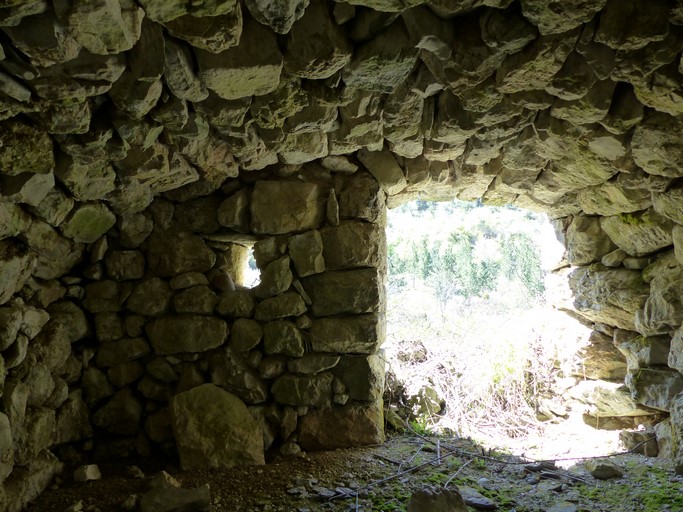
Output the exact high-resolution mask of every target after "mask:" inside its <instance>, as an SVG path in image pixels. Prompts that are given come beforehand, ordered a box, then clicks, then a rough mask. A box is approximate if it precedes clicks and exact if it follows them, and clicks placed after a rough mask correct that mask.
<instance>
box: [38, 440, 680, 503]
mask: <svg viewBox="0 0 683 512" xmlns="http://www.w3.org/2000/svg"><path fill="white" fill-rule="evenodd" d="M612 460H614V461H616V462H617V463H618V464H619V465H620V466H621V467H622V468H623V469H624V471H625V473H624V476H623V477H621V478H616V479H611V480H597V479H595V478H593V477H592V476H591V475H590V473H589V472H588V471H587V470H586V469H585V468H584V467H583V466H582V465H581V464H579V465H574V466H571V467H568V468H567V469H560V468H559V467H553V465H552V464H543V465H541V464H537V463H532V462H531V461H530V460H528V459H521V458H518V457H514V456H511V455H506V454H502V453H497V452H495V451H491V452H489V451H488V450H484V449H482V448H481V447H479V446H477V445H476V444H474V443H473V442H471V441H469V440H463V439H456V438H448V437H425V436H419V435H414V434H411V435H393V436H391V437H389V438H388V439H387V442H386V443H385V444H384V445H382V446H376V447H369V448H364V449H348V450H336V451H331V452H319V453H309V454H306V455H303V456H297V457H290V458H277V459H276V460H274V461H272V462H270V463H268V464H266V465H265V466H251V467H235V468H230V469H217V470H211V471H190V472H181V471H179V470H178V469H177V467H173V466H167V467H165V468H163V469H166V471H168V472H169V473H171V474H172V475H173V476H175V477H176V478H177V479H178V480H179V481H180V482H181V484H182V487H183V488H194V487H198V486H201V485H204V484H209V486H210V491H211V508H210V510H211V511H214V512H216V511H229V512H233V511H244V512H248V511H249V512H251V511H254V512H257V511H259V512H260V511H282V512H314V511H328V510H329V511H335V510H339V511H344V510H346V511H405V510H406V507H407V504H408V501H409V500H410V497H411V495H412V493H413V492H414V491H415V490H417V489H421V488H424V487H425V486H432V487H434V488H444V487H446V488H449V489H455V488H458V489H459V490H460V491H461V492H462V494H463V496H464V497H465V498H466V500H467V501H469V503H471V504H472V506H471V507H470V509H471V510H472V511H475V510H494V509H495V510H499V511H507V512H513V511H514V512H536V511H538V512H540V511H544V512H612V511H629V512H630V511H647V512H675V511H682V510H683V478H681V477H680V476H677V475H675V474H674V473H673V472H672V471H671V470H670V469H668V468H667V467H666V466H665V465H663V464H662V463H661V462H660V461H658V460H657V459H652V458H646V457H643V456H640V455H634V454H626V455H617V456H614V457H612ZM131 464H132V463H131V462H129V463H128V464H107V465H100V469H101V472H102V479H101V480H96V481H90V482H86V483H75V482H74V481H73V478H72V477H71V476H70V475H72V474H73V468H69V469H66V470H65V471H64V474H63V480H62V481H61V482H58V483H57V484H55V485H54V486H53V487H52V488H51V489H49V490H48V491H47V492H45V493H44V494H43V495H42V496H41V497H40V498H39V499H38V500H37V501H36V502H34V503H33V504H31V505H30V506H29V507H28V510H30V511H33V512H60V511H64V510H73V511H78V510H84V511H96V510H99V511H101V512H110V511H111V512H113V511H120V510H122V508H121V504H122V503H123V502H124V500H126V498H128V500H129V503H130V502H132V501H133V500H132V498H129V496H131V495H137V496H140V495H142V494H143V493H144V492H145V491H146V490H147V488H148V485H149V479H150V478H151V477H153V476H154V475H156V474H157V473H158V471H159V469H161V468H158V467H157V468H154V467H152V466H150V465H149V464H143V463H139V464H138V466H139V468H140V469H142V472H143V473H144V475H145V476H144V477H142V475H141V474H138V475H137V477H136V476H135V470H131ZM568 464H571V461H564V466H565V467H566V466H567V465H568Z"/></svg>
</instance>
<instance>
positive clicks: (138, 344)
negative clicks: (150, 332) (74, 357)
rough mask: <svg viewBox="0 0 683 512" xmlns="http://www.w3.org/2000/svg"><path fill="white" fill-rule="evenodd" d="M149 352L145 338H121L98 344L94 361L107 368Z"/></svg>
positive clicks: (100, 366)
mask: <svg viewBox="0 0 683 512" xmlns="http://www.w3.org/2000/svg"><path fill="white" fill-rule="evenodd" d="M150 353H151V350H150V348H149V343H147V340H145V338H142V337H139V338H122V339H119V340H116V341H107V342H105V343H102V344H101V345H100V346H99V349H98V351H97V356H96V359H95V361H96V362H97V366H98V367H99V368H108V367H112V366H117V365H120V364H121V363H127V362H130V361H134V360H136V359H141V358H143V357H145V356H147V355H149V354H150Z"/></svg>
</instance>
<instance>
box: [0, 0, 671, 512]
mask: <svg viewBox="0 0 683 512" xmlns="http://www.w3.org/2000/svg"><path fill="white" fill-rule="evenodd" d="M200 4H201V5H200ZM634 20H637V23H635V22H634ZM681 24H683V10H682V8H681V6H680V4H679V3H678V2H675V1H673V0H671V1H669V0H639V1H632V2H628V3H627V4H624V2H621V1H620V0H609V1H608V0H600V1H596V2H583V3H576V2H567V3H565V2H547V1H538V0H519V1H511V0H467V1H451V0H436V1H430V2H424V1H422V0H353V1H352V2H334V1H328V0H311V1H307V0H286V1H282V2H278V3H277V5H273V3H272V2H261V1H258V0H245V1H244V2H238V1H237V0H212V1H207V2H201V3H196V4H195V3H191V2H168V1H166V0H139V1H138V2H135V1H133V0H114V1H110V2H85V1H72V2H61V1H60V2H54V3H53V2H49V1H43V0H35V1H34V0H31V1H28V2H16V1H15V2H12V1H10V2H5V3H4V4H3V6H2V7H0V28H1V30H0V141H1V144H0V353H1V355H2V357H1V358H0V390H2V396H1V398H0V482H2V485H0V504H2V505H3V506H4V507H5V508H7V509H9V510H16V509H17V508H18V507H20V506H21V504H22V503H24V502H26V501H27V500H29V499H31V498H32V497H33V496H35V495H36V494H37V493H39V492H41V491H42V489H44V488H45V486H46V485H47V484H48V482H49V481H50V479H51V478H52V476H53V475H54V473H55V471H56V470H57V468H58V467H59V464H60V462H59V459H61V460H62V461H78V460H82V459H85V458H87V459H90V458H94V459H97V458H102V457H111V456H115V455H125V454H131V453H139V454H147V453H151V452H152V451H153V450H157V449H160V450H166V451H170V452H174V451H175V449H176V446H177V445H178V443H179V442H178V439H177V438H178V436H179V434H182V432H181V431H180V430H179V428H180V427H179V426H178V425H176V427H175V431H174V429H173V428H172V426H173V425H174V421H173V414H172V409H174V408H173V407H171V408H169V401H171V402H172V401H173V397H175V396H177V395H178V393H181V392H184V391H188V390H192V389H196V388H197V387H198V386H199V385H200V384H204V383H214V384H216V385H217V386H218V387H219V388H221V389H223V390H225V391H228V392H229V393H231V394H233V395H235V396H236V397H238V400H239V401H240V402H241V403H242V404H246V405H245V407H247V408H248V411H249V412H251V413H252V416H253V417H254V419H255V421H256V423H257V424H258V425H260V426H261V427H262V429H261V430H262V432H263V435H262V436H261V437H262V442H263V443H264V444H263V446H262V448H261V451H263V449H265V448H267V447H271V446H272V447H273V448H274V449H278V450H282V451H284V452H285V453H295V452H296V451H297V450H299V449H300V448H304V449H317V448H326V447H335V446H342V445H351V444H367V443H373V442H377V441H379V440H381V438H382V435H383V433H382V429H381V426H382V407H381V402H380V395H381V389H382V380H383V366H382V360H381V354H379V353H378V352H377V351H378V347H379V345H380V344H381V341H382V339H383V333H384V320H383V308H384V279H385V275H384V273H385V261H384V259H385V241H384V222H385V220H384V216H385V207H386V206H387V205H388V206H390V207H391V206H394V205H397V204H400V203H402V202H404V201H407V200H410V199H415V198H418V197H421V198H423V199H446V198H452V197H458V198H460V199H468V200H473V199H480V198H481V199H482V200H483V201H484V202H486V203H490V204H513V205H517V206H521V207H526V208H533V209H536V210H543V211H546V212H548V214H549V215H550V216H551V218H553V219H554V221H555V223H556V227H557V230H558V233H559V234H560V236H561V237H562V238H563V239H564V242H565V245H566V246H567V248H568V262H569V264H570V265H572V266H575V267H577V268H576V269H575V270H574V271H573V273H572V274H571V277H570V284H571V286H572V288H573V290H574V293H575V299H576V300H575V306H576V312H577V314H578V315H579V316H580V317H581V318H583V320H584V321H585V322H586V323H588V324H589V325H591V326H592V327H593V328H594V329H595V335H594V340H598V341H599V342H600V344H602V348H601V351H602V353H607V352H610V351H611V353H613V354H614V357H615V358H617V357H623V356H625V357H626V361H627V371H626V376H625V381H626V384H627V385H628V393H627V395H628V396H627V398H628V400H631V401H632V403H633V406H634V407H636V408H637V407H650V408H654V409H655V410H657V411H661V412H664V413H670V415H671V417H670V419H667V420H666V421H664V422H662V423H660V424H659V425H658V426H657V436H658V440H659V443H660V451H661V453H662V454H663V455H664V456H667V457H669V458H671V459H672V460H674V462H675V464H676V465H677V467H679V469H682V470H683V451H681V449H680V446H681V443H680V442H679V441H680V439H681V437H682V435H683V433H682V431H683V395H681V394H680V392H681V391H683V376H682V375H681V371H683V355H682V354H683V331H682V330H681V323H682V322H683V305H682V304H681V286H682V283H683V267H682V266H681V263H682V262H683V253H681V243H682V242H681V241H682V240H683V238H682V234H683V227H681V226H683V209H682V208H681V204H683V203H681V197H682V194H681V183H680V178H681V177H683V170H681V163H682V162H683V143H682V142H681V137H680V133H681V131H682V128H683V121H682V120H681V119H682V118H681V116H682V115H683V89H682V86H681V84H682V83H683V81H682V80H681V76H682V75H681V49H682V48H683V34H682V31H681ZM252 244H254V248H255V254H256V260H257V263H258V266H259V269H260V271H261V275H262V283H261V284H260V285H259V286H258V287H257V288H255V289H253V290H248V289H244V288H242V287H240V286H239V282H240V277H239V276H238V275H237V273H236V272H237V271H236V270H235V269H236V266H237V265H238V264H239V263H240V261H243V258H244V257H245V254H246V250H245V247H247V246H250V245H252ZM235 282H237V286H235ZM622 354H623V355H622ZM204 389H208V388H204ZM179 403H180V401H179ZM178 407H180V405H178ZM178 410H180V409H178ZM183 414H190V413H189V412H183ZM55 454H56V455H55ZM57 455H58V457H57Z"/></svg>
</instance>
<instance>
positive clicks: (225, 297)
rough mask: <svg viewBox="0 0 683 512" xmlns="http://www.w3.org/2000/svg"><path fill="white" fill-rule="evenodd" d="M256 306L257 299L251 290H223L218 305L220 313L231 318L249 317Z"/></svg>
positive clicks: (217, 308) (217, 310) (217, 309)
mask: <svg viewBox="0 0 683 512" xmlns="http://www.w3.org/2000/svg"><path fill="white" fill-rule="evenodd" d="M254 308H256V299H255V298H254V292H253V291H251V290H234V291H226V292H223V293H222V294H221V296H220V299H219V301H218V306H216V312H217V313H218V314H219V315H222V316H227V317H231V318H249V317H251V316H252V315H253V313H254Z"/></svg>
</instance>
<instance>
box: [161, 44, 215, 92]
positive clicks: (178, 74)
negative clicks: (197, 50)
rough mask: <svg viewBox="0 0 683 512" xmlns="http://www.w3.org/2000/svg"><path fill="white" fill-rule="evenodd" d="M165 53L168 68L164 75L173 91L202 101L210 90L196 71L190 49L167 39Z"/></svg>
mask: <svg viewBox="0 0 683 512" xmlns="http://www.w3.org/2000/svg"><path fill="white" fill-rule="evenodd" d="M164 48H165V50H164V55H165V59H166V69H165V71H164V77H165V78H166V84H167V85H168V88H169V89H170V90H171V92H172V93H173V94H174V95H175V96H177V97H178V98H180V99H181V100H187V101H192V102H194V101H202V100H204V99H206V97H207V96H208V95H209V92H208V91H207V90H206V87H204V84H203V83H202V82H201V81H200V80H199V78H198V77H197V76H196V75H195V72H194V69H193V68H194V63H193V58H192V53H191V51H190V49H189V48H188V47H187V46H185V45H183V44H181V43H176V42H174V41H173V40H170V39H169V40H166V44H165V47H164Z"/></svg>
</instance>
